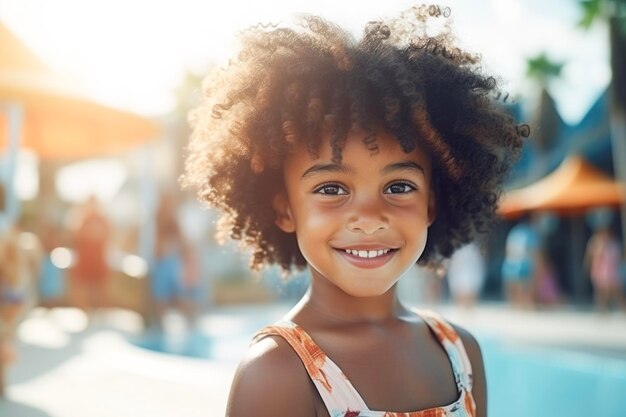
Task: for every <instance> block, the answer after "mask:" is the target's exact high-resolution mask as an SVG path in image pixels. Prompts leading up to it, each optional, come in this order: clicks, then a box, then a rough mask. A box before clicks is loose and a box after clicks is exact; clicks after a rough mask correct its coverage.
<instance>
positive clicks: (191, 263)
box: [150, 192, 199, 328]
mask: <svg viewBox="0 0 626 417" xmlns="http://www.w3.org/2000/svg"><path fill="white" fill-rule="evenodd" d="M177 208H178V206H177V204H176V198H175V195H174V193H172V192H165V193H163V194H162V195H161V198H160V201H159V205H158V208H157V213H156V242H155V259H154V261H153V263H152V267H151V268H150V290H151V295H152V298H153V301H154V305H155V309H156V319H157V323H156V324H157V326H158V327H159V328H161V327H162V324H163V323H162V320H163V316H164V315H165V313H166V310H167V309H168V308H170V307H175V308H177V309H178V310H179V312H181V313H182V314H183V315H184V317H185V319H186V320H187V324H188V325H189V327H192V326H193V324H194V321H195V316H196V308H195V297H196V295H197V290H198V288H197V287H198V281H199V260H198V258H197V256H196V254H195V252H194V251H193V249H192V248H191V247H190V245H188V243H187V241H186V239H185V236H184V234H183V233H182V230H181V227H180V225H179V222H178V218H177Z"/></svg>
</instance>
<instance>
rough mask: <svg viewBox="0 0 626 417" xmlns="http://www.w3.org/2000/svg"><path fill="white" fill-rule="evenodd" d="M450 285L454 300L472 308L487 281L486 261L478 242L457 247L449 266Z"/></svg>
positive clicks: (467, 307)
mask: <svg viewBox="0 0 626 417" xmlns="http://www.w3.org/2000/svg"><path fill="white" fill-rule="evenodd" d="M447 279H448V287H449V289H450V295H451V296H452V299H453V300H454V302H455V303H456V304H458V305H460V306H461V307H463V308H466V309H471V308H472V307H473V306H474V305H475V304H476V300H477V299H478V296H479V295H480V291H481V290H482V288H483V284H484V282H485V261H484V259H483V256H482V254H481V252H480V247H479V246H478V244H477V243H476V242H470V243H468V244H467V245H465V246H463V247H461V248H460V249H457V251H456V252H454V254H453V255H452V257H451V258H450V261H449V266H448V274H447Z"/></svg>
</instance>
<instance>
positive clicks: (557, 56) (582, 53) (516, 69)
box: [0, 0, 610, 122]
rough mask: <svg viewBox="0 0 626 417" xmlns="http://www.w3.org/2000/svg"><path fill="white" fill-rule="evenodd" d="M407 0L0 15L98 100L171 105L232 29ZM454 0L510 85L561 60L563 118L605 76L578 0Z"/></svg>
mask: <svg viewBox="0 0 626 417" xmlns="http://www.w3.org/2000/svg"><path fill="white" fill-rule="evenodd" d="M411 4H414V2H411V1H404V0H380V1H372V0H359V1H353V2H348V1H337V0H314V1H313V0H272V1H262V0H226V1H219V2H218V1H208V0H164V1H159V0H54V1H51V0H0V20H1V21H2V22H3V23H4V24H5V25H7V26H8V27H9V29H11V30H12V31H13V32H14V33H15V34H16V35H17V36H19V37H20V38H21V39H22V40H23V41H24V42H25V43H26V44H27V45H28V46H29V47H31V48H32V50H33V51H34V52H35V53H36V54H37V55H38V56H40V57H41V58H42V59H43V60H44V61H45V62H46V63H47V64H48V65H49V66H51V67H52V68H54V69H56V70H58V71H59V72H62V73H65V74H67V75H69V76H70V77H72V79H75V80H76V81H77V84H79V85H80V86H81V88H82V89H83V90H84V91H85V93H86V94H87V95H88V96H90V97H92V98H94V99H96V100H98V101H101V102H103V103H105V104H109V105H112V106H116V107H120V108H124V109H128V110H132V111H135V112H137V113H141V114H145V115H158V114H162V113H165V112H167V111H169V110H170V109H171V108H172V106H173V103H174V101H173V94H172V91H173V90H174V89H175V88H176V86H177V84H178V83H179V80H180V79H181V77H182V75H183V74H184V72H185V70H186V69H187V68H189V69H191V70H193V71H201V70H202V69H203V68H205V67H206V65H207V64H208V63H209V62H215V63H217V64H222V63H224V62H226V61H227V57H228V56H229V54H230V53H231V52H232V50H233V47H234V45H235V37H236V32H237V31H238V30H240V29H242V28H245V27H246V26H249V25H251V24H254V23H257V22H268V21H273V22H276V21H281V20H282V21H284V20H288V19H289V16H291V15H292V14H293V13H295V12H309V13H315V14H320V15H322V16H325V17H327V18H330V19H332V20H334V21H336V22H337V23H339V24H340V25H344V26H346V27H348V28H350V29H352V30H353V31H354V32H355V34H358V33H359V32H360V29H361V28H362V26H363V24H364V23H365V22H367V21H368V20H371V19H375V18H378V17H384V16H389V15H391V14H393V13H394V12H396V11H399V10H402V9H404V8H405V7H407V6H409V5H411ZM442 4H446V5H450V6H451V7H452V13H453V15H452V16H453V18H454V21H455V28H456V32H457V34H458V35H459V38H460V39H461V41H462V43H463V44H464V45H465V46H466V47H468V48H469V49H471V50H473V51H474V52H479V53H482V54H483V56H484V59H485V63H486V67H487V68H488V69H489V70H491V71H493V72H495V73H496V74H499V75H501V76H502V78H503V79H504V80H505V81H507V85H506V88H507V89H508V91H510V92H511V93H514V94H515V93H520V92H528V91H530V86H529V85H528V84H527V83H526V82H525V81H524V72H525V59H526V58H528V57H531V56H534V55H537V54H538V53H540V52H542V51H545V52H547V53H548V55H549V56H550V57H551V58H552V59H554V60H557V61H563V62H565V64H566V65H565V67H564V71H563V79H562V80H561V81H559V82H558V83H555V84H554V85H553V86H552V87H553V88H552V92H553V94H554V95H555V97H556V99H557V102H558V106H559V109H560V111H561V113H562V116H563V117H564V119H566V120H567V121H569V122H576V121H577V120H578V119H580V117H582V115H583V114H584V113H585V112H586V111H587V110H588V108H589V106H590V105H591V103H592V102H593V101H594V100H595V99H596V98H597V97H598V95H599V94H600V92H601V91H602V89H603V88H604V87H605V86H606V85H607V83H608V80H609V78H610V72H609V67H608V50H607V46H606V42H605V40H606V34H605V32H606V31H605V30H604V28H603V27H602V26H596V27H594V28H593V29H592V30H591V31H590V32H583V31H581V30H577V29H576V28H575V22H576V21H577V19H578V14H579V12H580V11H579V8H578V5H577V0H551V1H544V0H473V1H467V0H466V1H447V2H444V1H442Z"/></svg>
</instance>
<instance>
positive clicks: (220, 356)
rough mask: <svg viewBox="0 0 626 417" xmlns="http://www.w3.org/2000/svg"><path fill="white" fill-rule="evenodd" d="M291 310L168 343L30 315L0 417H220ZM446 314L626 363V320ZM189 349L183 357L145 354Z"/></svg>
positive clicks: (137, 328) (226, 318) (108, 326)
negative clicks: (261, 331)
mask: <svg viewBox="0 0 626 417" xmlns="http://www.w3.org/2000/svg"><path fill="white" fill-rule="evenodd" d="M288 308H289V306H287V305H282V304H278V305H264V306H246V307H224V308H219V309H215V310H214V311H212V312H211V314H207V315H205V316H203V317H202V319H201V320H200V322H199V325H198V329H197V330H196V331H195V332H193V333H192V334H191V336H189V335H186V333H185V332H184V323H183V322H182V321H181V319H180V317H178V316H177V315H175V314H171V315H170V316H168V320H167V322H166V328H167V336H166V337H159V335H158V334H155V333H146V332H143V331H142V326H141V321H140V319H139V317H138V316H136V315H135V314H133V313H131V312H129V311H124V310H111V311H107V312H106V313H102V314H101V315H99V316H98V317H96V319H95V320H94V321H93V322H92V323H90V324H88V325H87V323H86V319H85V317H84V315H83V314H82V313H81V312H79V311H76V310H73V309H56V310H52V311H43V310H34V311H33V312H32V314H30V315H29V317H28V318H27V320H25V321H24V322H23V323H22V325H21V326H20V329H19V345H18V349H19V355H20V357H19V360H18V362H17V363H16V364H15V365H13V367H12V368H11V369H10V372H9V375H8V380H9V381H8V382H9V389H8V399H5V400H0V416H2V417H85V416H89V417H114V416H115V417H120V416H124V417H125V416H133V417H161V416H163V417H165V416H168V417H169V416H176V417H178V416H185V417H186V416H189V417H195V416H202V417H207V416H222V415H223V413H224V407H225V402H226V397H227V394H228V387H229V384H230V381H231V379H232V375H233V372H234V369H235V366H236V363H237V360H238V358H239V357H240V356H241V354H243V352H244V351H245V348H246V343H247V340H248V338H249V336H250V335H251V334H252V333H253V332H254V330H255V329H257V328H258V327H260V326H262V325H263V324H266V323H270V322H272V321H274V320H276V319H277V318H279V317H280V316H281V315H282V314H283V313H284V312H285V311H287V309H288ZM438 310H439V311H440V312H442V314H444V315H445V316H447V317H448V318H449V319H450V320H453V321H455V322H457V323H459V324H461V325H464V326H465V327H467V328H469V329H470V330H472V331H474V332H476V333H479V334H480V335H482V336H489V335H494V336H497V337H498V338H499V339H501V340H504V341H506V342H507V343H518V344H522V343H523V344H531V345H540V346H551V347H556V348H558V349H567V350H575V351H580V352H585V353H590V354H593V355H606V356H611V357H617V358H620V359H623V360H624V361H626V314H623V313H611V314H608V315H598V314H596V313H593V312H589V311H577V310H570V309H559V310H554V311H543V312H528V311H511V310H510V309H508V308H506V307H505V306H503V305H499V304H492V305H482V306H480V307H479V308H477V309H475V310H473V311H471V312H467V311H463V310H459V309H457V308H454V307H450V306H440V307H439V308H438ZM139 345H142V346H152V347H153V348H154V347H156V348H160V349H164V350H169V351H178V352H185V353H187V354H188V355H191V356H196V358H194V357H191V356H181V355H174V354H167V353H159V352H156V351H154V350H149V349H145V348H142V347H139Z"/></svg>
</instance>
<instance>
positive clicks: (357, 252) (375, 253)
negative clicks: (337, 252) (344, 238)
mask: <svg viewBox="0 0 626 417" xmlns="http://www.w3.org/2000/svg"><path fill="white" fill-rule="evenodd" d="M389 250H390V249H378V250H370V251H367V250H356V249H345V251H346V253H349V254H350V255H354V256H358V257H359V258H375V257H377V256H382V255H384V254H386V253H387V252H389Z"/></svg>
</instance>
